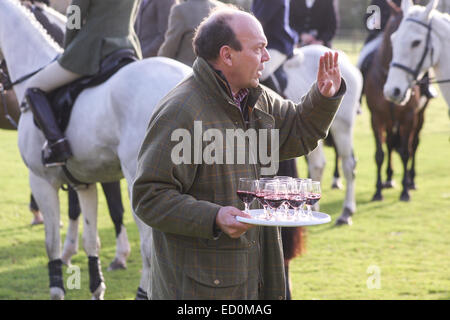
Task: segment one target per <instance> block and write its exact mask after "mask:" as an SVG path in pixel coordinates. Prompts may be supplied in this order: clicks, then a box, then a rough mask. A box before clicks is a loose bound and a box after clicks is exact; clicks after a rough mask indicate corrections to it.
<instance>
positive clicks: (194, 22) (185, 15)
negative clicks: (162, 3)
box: [158, 0, 224, 67]
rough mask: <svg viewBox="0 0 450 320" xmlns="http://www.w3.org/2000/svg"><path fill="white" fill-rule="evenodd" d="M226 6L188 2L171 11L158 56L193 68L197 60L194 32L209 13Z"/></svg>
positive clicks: (206, 0) (200, 0) (205, 0)
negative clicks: (193, 40)
mask: <svg viewBox="0 0 450 320" xmlns="http://www.w3.org/2000/svg"><path fill="white" fill-rule="evenodd" d="M223 5H224V4H223V3H221V2H219V1H216V0H187V1H185V2H183V3H180V4H177V5H174V6H173V7H172V9H171V10H170V15H169V27H168V28H167V32H166V34H165V36H164V42H163V44H162V45H161V47H160V48H159V50H158V56H164V57H168V58H172V59H175V60H178V61H180V62H182V63H184V64H187V65H188V66H190V67H192V64H193V63H194V60H195V54H194V49H193V48H192V39H193V38H194V31H195V29H196V28H197V27H198V25H199V24H200V22H202V20H203V18H205V17H207V16H208V14H209V12H210V11H211V10H212V9H214V8H216V7H217V6H223Z"/></svg>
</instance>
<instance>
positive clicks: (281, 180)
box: [274, 176, 294, 216]
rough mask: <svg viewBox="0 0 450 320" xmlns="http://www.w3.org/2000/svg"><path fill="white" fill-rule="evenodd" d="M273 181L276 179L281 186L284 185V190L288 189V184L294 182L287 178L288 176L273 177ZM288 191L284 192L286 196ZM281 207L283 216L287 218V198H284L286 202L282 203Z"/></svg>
mask: <svg viewBox="0 0 450 320" xmlns="http://www.w3.org/2000/svg"><path fill="white" fill-rule="evenodd" d="M274 179H277V180H278V181H279V182H280V183H281V184H285V185H286V189H288V188H289V184H290V183H291V182H292V181H293V180H294V178H292V177H289V176H275V177H274ZM283 188H284V187H283ZM283 191H284V190H283ZM288 191H289V190H286V192H285V193H286V195H287V193H288ZM282 206H283V208H284V215H285V216H287V214H288V210H289V203H288V201H287V197H286V200H285V201H284V202H283V204H282Z"/></svg>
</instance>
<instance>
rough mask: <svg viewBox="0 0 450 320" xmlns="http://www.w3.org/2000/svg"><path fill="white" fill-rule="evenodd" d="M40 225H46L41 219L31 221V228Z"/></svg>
mask: <svg viewBox="0 0 450 320" xmlns="http://www.w3.org/2000/svg"><path fill="white" fill-rule="evenodd" d="M39 224H44V220H40V219H39V218H34V219H33V221H31V224H30V225H31V226H37V225H39Z"/></svg>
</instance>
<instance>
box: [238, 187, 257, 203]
mask: <svg viewBox="0 0 450 320" xmlns="http://www.w3.org/2000/svg"><path fill="white" fill-rule="evenodd" d="M237 195H238V197H239V199H241V201H242V202H244V203H247V204H248V205H250V203H252V201H253V200H254V199H255V197H256V195H255V193H254V192H251V191H240V190H238V191H237Z"/></svg>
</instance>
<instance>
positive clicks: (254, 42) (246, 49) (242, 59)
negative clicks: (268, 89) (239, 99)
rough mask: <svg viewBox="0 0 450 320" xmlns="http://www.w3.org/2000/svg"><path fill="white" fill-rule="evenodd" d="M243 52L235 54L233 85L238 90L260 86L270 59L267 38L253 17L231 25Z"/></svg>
mask: <svg viewBox="0 0 450 320" xmlns="http://www.w3.org/2000/svg"><path fill="white" fill-rule="evenodd" d="M231 27H232V28H233V30H234V32H235V33H236V37H237V39H238V40H239V41H240V43H241V46H242V50H241V51H235V50H232V52H233V57H232V61H233V66H232V74H233V79H232V82H233V85H234V87H237V88H238V89H242V88H255V87H256V86H258V84H259V78H260V77H261V71H262V70H263V69H264V62H266V61H268V60H269V59H270V56H269V53H268V52H267V49H266V45H267V38H266V36H265V35H264V31H263V29H262V26H261V24H260V23H259V22H258V21H257V20H256V19H255V18H253V17H251V16H239V17H237V18H236V19H235V20H234V21H233V24H232V25H231Z"/></svg>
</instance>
